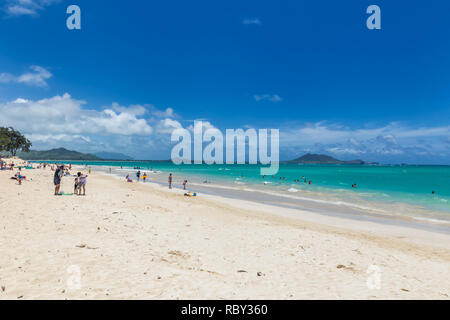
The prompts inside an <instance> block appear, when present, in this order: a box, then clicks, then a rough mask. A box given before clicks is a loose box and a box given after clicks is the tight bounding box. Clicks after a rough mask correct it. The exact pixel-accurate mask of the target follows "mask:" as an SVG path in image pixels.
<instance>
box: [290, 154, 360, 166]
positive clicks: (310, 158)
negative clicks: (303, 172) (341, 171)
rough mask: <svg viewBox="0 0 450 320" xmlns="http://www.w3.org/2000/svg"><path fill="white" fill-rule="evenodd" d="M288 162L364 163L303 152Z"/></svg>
mask: <svg viewBox="0 0 450 320" xmlns="http://www.w3.org/2000/svg"><path fill="white" fill-rule="evenodd" d="M289 162H290V163H304V164H365V163H366V162H364V161H363V160H350V161H342V160H338V159H335V158H333V157H331V156H327V155H325V154H311V153H308V154H305V155H304V156H301V157H300V158H297V159H294V160H291V161H289Z"/></svg>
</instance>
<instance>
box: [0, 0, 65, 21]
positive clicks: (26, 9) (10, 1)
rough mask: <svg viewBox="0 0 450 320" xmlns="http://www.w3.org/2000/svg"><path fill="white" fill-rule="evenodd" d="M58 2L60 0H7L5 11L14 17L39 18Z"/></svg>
mask: <svg viewBox="0 0 450 320" xmlns="http://www.w3.org/2000/svg"><path fill="white" fill-rule="evenodd" d="M58 2H60V0H6V4H5V6H4V7H3V10H4V11H5V12H6V13H7V14H8V15H9V16H14V17H19V16H37V15H39V12H40V11H42V10H44V9H45V7H47V6H50V5H52V4H54V3H58Z"/></svg>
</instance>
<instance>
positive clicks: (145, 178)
mask: <svg viewBox="0 0 450 320" xmlns="http://www.w3.org/2000/svg"><path fill="white" fill-rule="evenodd" d="M142 180H143V181H144V182H145V180H147V174H146V173H145V172H144V175H143V176H142Z"/></svg>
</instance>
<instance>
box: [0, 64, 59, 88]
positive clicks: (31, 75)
mask: <svg viewBox="0 0 450 320" xmlns="http://www.w3.org/2000/svg"><path fill="white" fill-rule="evenodd" d="M30 69H31V71H32V72H25V73H23V74H21V75H19V76H14V75H12V74H10V73H0V83H22V84H26V85H30V86H36V87H46V86H47V80H48V79H50V78H51V77H52V76H53V75H52V74H51V73H50V72H49V71H48V70H46V69H45V68H43V67H40V66H31V67H30Z"/></svg>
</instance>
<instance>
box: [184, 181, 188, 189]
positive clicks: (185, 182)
mask: <svg viewBox="0 0 450 320" xmlns="http://www.w3.org/2000/svg"><path fill="white" fill-rule="evenodd" d="M187 182H188V181H187V180H184V181H183V190H186V184H187Z"/></svg>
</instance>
